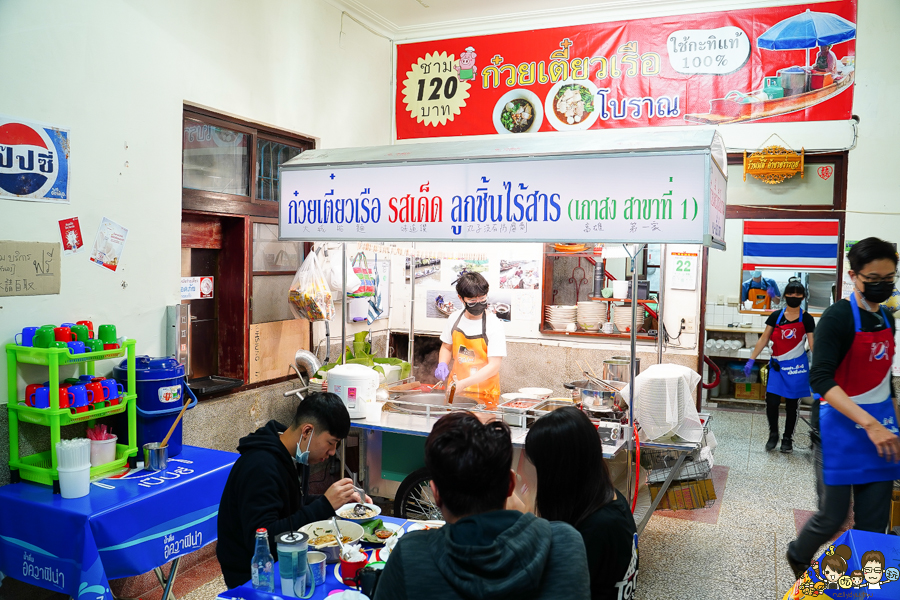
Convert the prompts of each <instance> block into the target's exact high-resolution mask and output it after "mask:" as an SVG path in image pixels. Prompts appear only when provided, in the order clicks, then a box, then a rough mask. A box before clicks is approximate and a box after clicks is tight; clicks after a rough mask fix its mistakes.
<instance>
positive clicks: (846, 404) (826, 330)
mask: <svg viewBox="0 0 900 600" xmlns="http://www.w3.org/2000/svg"><path fill="white" fill-rule="evenodd" d="M847 260H848V261H849V263H850V269H849V270H848V272H847V273H848V275H849V276H850V279H851V280H852V282H853V292H852V294H851V296H850V297H849V298H848V299H847V300H838V301H837V302H835V303H834V304H833V305H832V306H830V307H828V309H826V310H825V312H824V313H823V314H822V317H821V318H820V319H819V322H818V323H817V325H816V337H817V339H816V353H815V360H814V361H813V366H812V369H811V372H810V382H811V383H812V387H813V389H814V390H815V391H816V392H817V394H816V395H814V396H813V397H814V398H815V399H816V400H817V401H816V402H814V403H813V410H812V415H811V417H812V418H811V422H812V426H813V428H814V429H818V430H819V431H820V437H821V442H820V443H818V444H815V456H816V483H817V486H816V487H817V492H818V496H819V509H818V511H817V512H816V514H814V515H813V516H812V517H811V518H810V519H809V520H808V521H807V522H806V525H804V526H803V530H802V531H801V532H800V535H799V536H797V539H796V540H794V541H793V542H791V543H790V544H789V545H788V549H787V557H786V558H787V561H788V564H790V566H791V569H792V570H793V572H794V575H795V576H796V577H798V578H800V577H802V576H803V574H804V573H805V572H806V571H807V570H808V569H809V567H810V562H811V561H812V559H813V556H814V555H815V553H816V552H817V551H818V549H819V548H820V547H821V546H822V544H824V543H826V542H827V541H828V540H829V539H833V537H834V535H835V534H836V533H837V532H838V531H839V530H840V528H841V526H842V525H843V524H844V523H845V522H846V520H847V515H848V513H849V512H850V508H851V506H852V507H853V520H854V525H853V528H854V529H858V530H861V531H870V532H874V533H884V531H885V529H886V528H887V526H888V521H889V520H890V511H891V491H892V489H893V487H894V480H896V479H898V478H900V462H897V461H898V460H900V437H898V433H900V431H898V428H897V415H896V411H895V408H894V403H893V398H892V389H891V361H892V358H893V355H894V336H893V331H892V329H893V328H892V326H891V325H892V321H891V320H890V317H889V316H888V314H887V313H886V312H885V311H884V309H883V308H882V307H881V306H879V304H880V303H881V302H884V301H885V300H887V299H888V298H889V297H890V294H891V291H892V289H893V287H894V281H895V277H896V269H897V253H896V250H895V248H894V246H893V244H891V243H889V242H886V241H884V240H880V239H877V238H866V239H864V240H861V241H860V242H858V243H856V244H855V245H854V246H853V247H852V248H851V249H850V251H849V252H848V253H847ZM863 308H864V309H865V310H861V309H863ZM819 393H823V394H824V396H819V395H818V394H819Z"/></svg>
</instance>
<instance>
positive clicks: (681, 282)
mask: <svg viewBox="0 0 900 600" xmlns="http://www.w3.org/2000/svg"><path fill="white" fill-rule="evenodd" d="M697 256H698V254H697V253H696V252H672V253H671V260H669V262H668V268H669V271H668V272H667V273H666V276H667V277H671V278H672V279H671V281H672V283H671V287H672V288H673V289H676V290H695V289H697Z"/></svg>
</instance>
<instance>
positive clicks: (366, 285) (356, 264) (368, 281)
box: [347, 252, 375, 298]
mask: <svg viewBox="0 0 900 600" xmlns="http://www.w3.org/2000/svg"><path fill="white" fill-rule="evenodd" d="M353 272H354V273H356V276H357V277H358V278H359V288H357V290H356V291H355V292H353V293H352V294H347V296H348V297H350V298H369V297H371V296H374V295H375V275H374V274H373V273H372V269H370V268H369V261H368V260H367V259H366V255H365V254H364V253H362V252H357V253H356V256H355V257H354V258H353Z"/></svg>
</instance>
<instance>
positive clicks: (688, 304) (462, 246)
mask: <svg viewBox="0 0 900 600" xmlns="http://www.w3.org/2000/svg"><path fill="white" fill-rule="evenodd" d="M541 247H542V245H541V244H534V243H517V244H512V243H510V244H499V243H497V244H469V243H449V242H448V243H444V244H438V243H431V244H426V243H420V244H418V245H417V248H418V249H420V250H422V251H428V250H436V251H444V252H457V253H478V254H484V255H485V256H486V257H487V258H488V260H489V261H490V269H489V271H488V272H487V273H485V274H484V275H485V277H486V278H487V279H488V282H489V283H490V285H491V295H493V294H494V292H496V291H499V292H501V293H509V294H510V296H511V300H512V321H511V322H509V323H504V329H505V331H506V336H507V339H508V340H509V341H514V342H522V343H536V344H542V345H558V346H569V347H581V348H600V347H602V348H615V349H621V350H627V349H629V348H630V346H629V342H628V341H627V340H609V339H597V338H589V337H580V336H579V337H575V336H565V335H544V334H541V333H539V332H538V328H539V326H540V323H541V320H542V318H541V312H542V308H541V294H542V291H541V290H540V289H537V290H500V289H499V285H498V283H499V262H500V260H501V259H511V258H514V259H516V260H535V261H537V262H538V264H539V265H541V266H543V258H542V254H541ZM668 252H697V253H698V254H700V256H701V257H702V249H701V248H700V247H699V246H694V245H673V244H669V245H668ZM404 261H405V259H404V258H399V257H398V258H395V259H394V263H393V265H392V271H391V273H392V275H391V278H392V280H391V294H392V298H393V302H392V307H391V308H392V311H391V320H390V326H391V329H392V330H395V331H408V329H409V304H410V290H409V285H408V284H406V283H405V282H404V279H403V276H402V273H403V270H402V269H403V265H404ZM699 262H700V261H698V267H699V266H700V265H699ZM669 263H670V264H669V267H668V268H669V269H670V270H671V268H672V265H671V260H670V261H669ZM448 264H449V261H444V265H443V266H442V271H443V276H442V280H441V282H440V283H438V282H433V281H421V280H420V281H417V282H416V298H415V315H414V325H415V330H416V332H417V333H420V334H432V335H438V334H440V332H441V331H443V328H444V326H445V325H446V323H447V319H445V318H428V317H427V316H426V309H427V306H426V304H427V302H426V298H427V296H428V291H429V290H453V287H452V286H450V285H449V283H450V282H452V281H453V279H454V276H453V275H451V271H450V270H449V268H448V266H447V265H448ZM592 274H593V271H592V269H591V267H590V266H588V267H587V268H586V276H587V279H588V283H586V284H584V285H586V286H588V288H590V287H591V286H592V285H593V280H592V279H591V277H592ZM671 284H672V279H671V277H669V278H668V279H667V281H666V297H665V322H666V324H667V328H668V329H669V331H670V333H671V334H672V335H674V334H676V333H677V331H678V329H677V327H679V326H680V322H681V318H682V317H692V318H694V319H695V323H699V307H700V279H699V278H698V283H697V289H696V290H694V291H686V290H675V289H672V288H671ZM451 299H452V300H453V302H454V304H455V305H457V306H459V305H460V303H459V300H458V299H457V297H456V295H455V294H453V295H451ZM641 344H644V345H648V346H651V347H652V346H655V344H653V343H643V342H641ZM696 348H697V335H696V333H694V334H687V333H686V334H683V335H682V336H681V339H680V340H679V342H678V345H676V346H670V348H669V351H671V352H673V353H676V354H697V349H696Z"/></svg>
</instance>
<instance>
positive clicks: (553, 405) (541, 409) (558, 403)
mask: <svg viewBox="0 0 900 600" xmlns="http://www.w3.org/2000/svg"><path fill="white" fill-rule="evenodd" d="M566 406H575V403H574V402H565V401H562V400H544V401H543V402H541V403H540V404H538V405H537V406H535V407H534V408H532V409H529V410H528V412H527V413H526V415H525V425H526V427H531V425H532V424H533V423H534V422H535V421H537V420H538V419H540V418H541V417H543V416H544V415H547V414H550V413H551V412H553V411H554V410H556V409H557V408H563V407H566Z"/></svg>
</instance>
